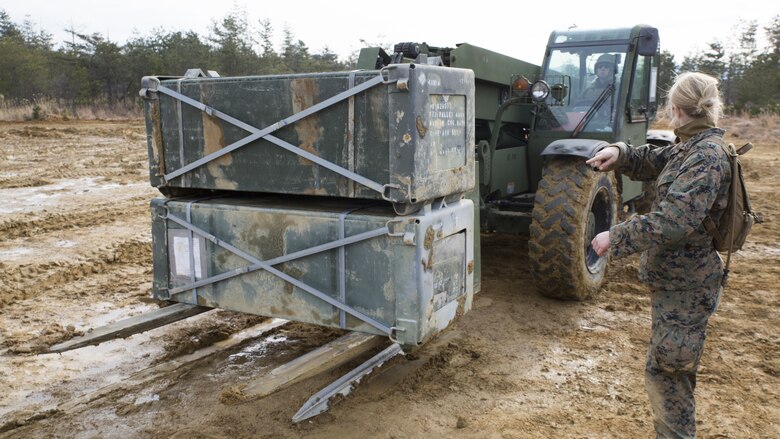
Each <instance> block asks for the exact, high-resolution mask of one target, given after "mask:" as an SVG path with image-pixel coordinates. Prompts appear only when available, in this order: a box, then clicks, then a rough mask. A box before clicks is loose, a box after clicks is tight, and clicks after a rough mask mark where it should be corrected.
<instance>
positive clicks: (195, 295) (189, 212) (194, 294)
mask: <svg viewBox="0 0 780 439" xmlns="http://www.w3.org/2000/svg"><path fill="white" fill-rule="evenodd" d="M196 202H197V200H192V201H190V202H189V203H187V222H188V223H190V224H192V205H193V203H196ZM187 241H188V244H189V247H190V282H192V283H194V282H195V281H196V280H197V279H196V278H195V246H194V245H193V242H192V241H193V239H192V230H188V231H187ZM203 250H204V249H202V248H201V249H200V251H203ZM198 263H200V260H198ZM203 274H204V273H201V274H200V275H201V277H203ZM192 303H195V304H197V303H198V289H197V288H193V289H192Z"/></svg>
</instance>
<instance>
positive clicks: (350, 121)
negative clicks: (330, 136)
mask: <svg viewBox="0 0 780 439" xmlns="http://www.w3.org/2000/svg"><path fill="white" fill-rule="evenodd" d="M347 86H348V87H349V88H352V87H354V86H355V72H354V71H352V72H349V83H348V85H347ZM347 139H348V142H347V166H348V167H349V170H350V171H351V172H355V97H354V96H350V97H349V108H348V110H347ZM349 196H350V197H354V196H355V181H354V180H350V181H349Z"/></svg>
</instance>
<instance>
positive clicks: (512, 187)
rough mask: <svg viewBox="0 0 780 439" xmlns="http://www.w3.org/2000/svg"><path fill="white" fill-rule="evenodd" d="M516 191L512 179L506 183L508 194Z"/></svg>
mask: <svg viewBox="0 0 780 439" xmlns="http://www.w3.org/2000/svg"><path fill="white" fill-rule="evenodd" d="M514 193H515V182H514V181H510V182H509V183H507V184H506V194H507V195H512V194H514Z"/></svg>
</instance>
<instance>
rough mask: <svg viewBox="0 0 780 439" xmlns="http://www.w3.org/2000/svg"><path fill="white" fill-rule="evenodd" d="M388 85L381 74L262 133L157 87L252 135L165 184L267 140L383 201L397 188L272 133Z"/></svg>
mask: <svg viewBox="0 0 780 439" xmlns="http://www.w3.org/2000/svg"><path fill="white" fill-rule="evenodd" d="M387 83H388V81H387V80H385V79H384V77H383V76H382V75H381V74H379V75H377V76H375V77H374V78H372V79H370V80H368V81H366V82H364V83H362V84H359V85H356V86H354V87H352V88H349V89H347V90H345V91H343V92H341V93H339V94H337V95H335V96H332V97H330V98H328V99H326V100H324V101H322V102H319V103H317V104H315V105H312V106H311V107H309V108H307V109H305V110H303V111H300V112H298V113H295V114H293V115H292V116H289V117H287V118H285V119H282V120H280V121H278V122H276V123H274V124H272V125H269V126H268V127H266V128H264V129H262V130H261V129H258V128H256V127H253V126H252V125H249V124H247V123H244V122H242V121H240V120H238V119H236V118H234V117H232V116H230V115H228V114H225V113H223V112H221V111H219V110H217V109H215V108H213V107H210V106H208V105H206V104H204V103H202V102H199V101H197V100H195V99H192V98H190V97H189V96H185V95H184V94H182V93H179V92H177V91H174V90H172V89H170V88H168V87H165V86H162V85H157V87H156V89H155V90H150V91H158V92H160V93H163V94H166V95H168V96H170V97H172V98H174V99H177V100H179V101H180V102H184V103H185V104H188V105H190V106H192V107H195V108H197V109H199V110H201V111H203V112H205V113H206V114H208V115H210V116H216V117H218V118H220V119H222V120H224V121H225V122H228V123H230V124H233V125H235V126H237V127H239V128H241V129H243V130H245V131H248V132H250V133H252V134H250V135H249V136H247V137H244V138H243V139H241V140H238V141H236V142H233V143H231V144H230V145H227V146H225V147H223V148H221V149H219V150H218V151H215V152H213V153H211V154H208V155H206V156H204V157H201V158H200V159H198V160H195V161H194V162H192V163H189V164H187V165H184V166H182V167H181V168H179V169H176V170H175V171H171V172H169V173H167V174H165V176H164V178H165V181H166V182H168V181H171V180H172V179H174V178H176V177H179V176H181V175H183V174H185V173H187V172H189V171H191V170H193V169H195V168H198V167H200V166H203V165H205V164H206V163H209V162H211V161H212V160H215V159H217V158H219V157H222V156H223V155H225V154H228V153H230V152H232V151H235V150H236V149H238V148H241V147H242V146H244V145H247V144H249V143H251V142H254V141H255V140H258V139H260V138H264V139H265V140H268V141H269V142H271V143H274V144H276V145H277V146H279V147H281V148H283V149H285V150H287V151H289V152H292V153H294V154H297V155H299V156H301V157H303V158H305V159H306V160H309V161H312V162H314V163H316V164H318V165H320V166H322V167H324V168H327V169H329V170H331V171H333V172H335V173H337V174H339V175H342V176H344V177H346V178H348V179H350V180H352V181H355V182H357V183H359V184H362V185H363V186H366V187H368V188H369V189H372V190H374V191H376V192H379V193H380V194H382V196H383V198H386V197H387V194H388V191H389V189H392V188H397V186H396V185H388V184H384V185H383V184H380V183H377V182H375V181H373V180H371V179H368V178H366V177H363V176H362V175H360V174H357V173H355V172H352V171H350V170H349V169H346V168H343V167H341V166H339V165H337V164H335V163H333V162H330V161H328V160H325V159H323V158H321V157H319V156H316V155H314V154H312V153H310V152H308V151H306V150H303V149H301V148H299V147H297V146H295V145H292V144H290V143H288V142H285V141H284V140H282V139H279V138H278V137H276V136H273V135H271V133H273V132H274V131H276V130H278V129H280V128H282V127H284V126H287V125H289V124H291V123H294V122H297V121H299V120H301V119H303V118H305V117H307V116H310V115H312V114H314V113H316V112H318V111H320V110H323V109H325V108H327V107H330V106H331V105H333V104H336V103H338V102H340V101H342V100H344V99H347V98H349V97H352V96H354V95H356V94H358V93H360V92H362V91H364V90H367V89H369V88H371V87H373V86H375V85H377V84H387ZM183 160H184V158H183V157H182V162H183Z"/></svg>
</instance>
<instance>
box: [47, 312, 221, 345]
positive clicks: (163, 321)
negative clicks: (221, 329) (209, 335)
mask: <svg viewBox="0 0 780 439" xmlns="http://www.w3.org/2000/svg"><path fill="white" fill-rule="evenodd" d="M212 309H213V308H209V307H205V306H198V305H190V304H186V303H177V304H175V305H170V306H166V307H165V308H160V309H157V310H154V311H150V312H147V313H144V314H141V315H139V316H135V317H130V318H128V319H124V320H120V321H118V322H114V323H111V324H109V325H105V326H101V327H99V328H97V329H94V330H92V331H90V332H89V333H87V334H86V335H83V336H81V337H76V338H73V339H71V340H68V341H66V342H63V343H59V344H56V345H54V346H52V347H51V348H49V352H53V353H61V352H65V351H69V350H72V349H78V348H83V347H85V346H93V345H98V344H100V343H103V342H104V341H109V340H114V339H117V338H126V337H129V336H131V335H133V334H139V333H141V332H144V331H149V330H150V329H154V328H159V327H160V326H165V325H167V324H169V323H173V322H178V321H179V320H184V319H186V318H188V317H192V316H194V315H197V314H201V313H204V312H206V311H210V310H212Z"/></svg>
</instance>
